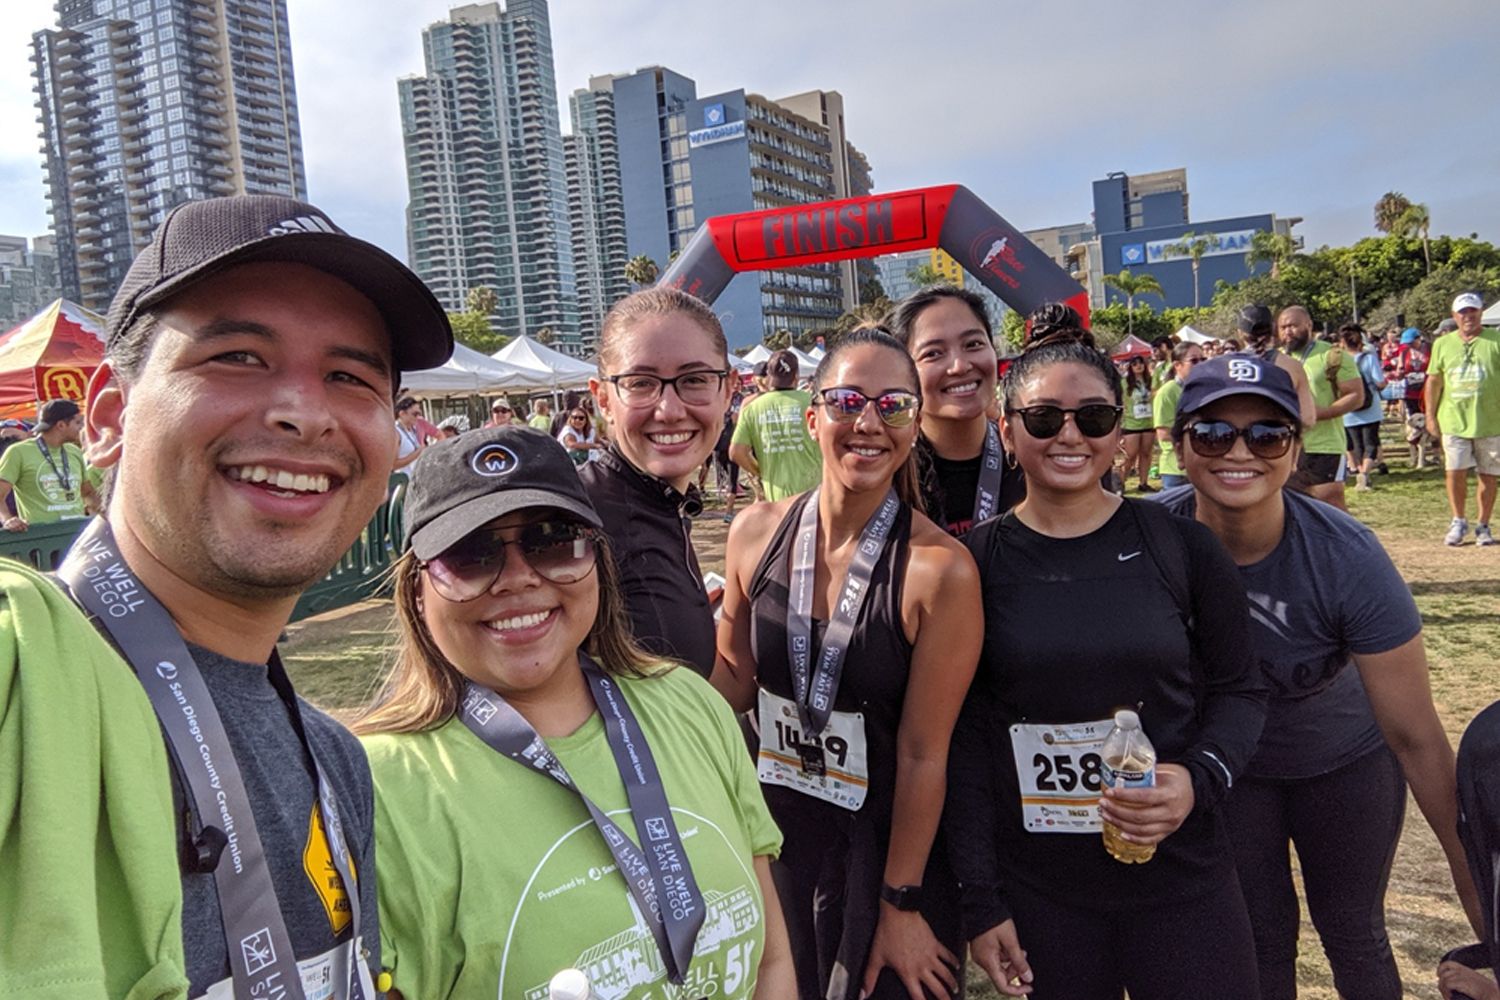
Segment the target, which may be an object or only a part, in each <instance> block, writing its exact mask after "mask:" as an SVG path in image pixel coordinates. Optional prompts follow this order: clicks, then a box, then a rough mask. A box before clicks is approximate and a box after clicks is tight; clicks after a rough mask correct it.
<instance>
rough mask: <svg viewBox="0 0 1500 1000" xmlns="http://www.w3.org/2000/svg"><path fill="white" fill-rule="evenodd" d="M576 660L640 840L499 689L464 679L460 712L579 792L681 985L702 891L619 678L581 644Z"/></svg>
mask: <svg viewBox="0 0 1500 1000" xmlns="http://www.w3.org/2000/svg"><path fill="white" fill-rule="evenodd" d="M578 665H579V667H580V668H581V669H582V670H583V675H584V677H585V678H587V679H588V682H589V691H590V693H592V694H593V696H594V705H595V706H596V707H597V708H598V709H599V714H600V715H602V716H604V734H605V737H606V738H607V740H608V742H609V749H610V752H611V753H612V754H614V758H615V768H616V769H617V770H618V771H619V772H620V780H621V781H622V782H624V784H625V795H626V798H627V799H628V800H629V802H630V811H631V813H632V815H634V816H635V830H636V835H637V836H638V837H639V838H640V842H641V845H642V846H641V847H637V846H636V845H635V844H634V843H632V842H631V840H630V838H629V837H628V836H626V834H625V832H624V831H623V830H621V829H620V828H619V826H617V825H616V824H615V821H614V820H612V819H610V818H609V817H608V816H606V815H605V814H604V812H603V811H602V810H601V809H600V808H599V807H598V806H596V805H594V803H593V800H592V799H590V798H589V797H588V796H587V795H585V794H584V793H583V790H582V789H581V788H579V787H578V786H577V785H576V784H574V783H573V779H572V778H571V777H570V776H569V775H568V772H567V770H566V769H565V768H564V767H563V766H562V762H561V761H559V760H558V759H557V757H556V755H554V754H553V753H552V750H551V748H549V747H548V746H547V744H546V742H545V741H543V739H542V738H541V737H540V736H539V735H537V731H536V730H535V729H533V728H532V726H531V723H529V722H527V721H526V719H525V718H523V717H522V715H521V713H520V712H518V711H516V710H515V708H514V707H512V706H511V704H510V703H509V702H507V701H506V700H505V699H504V698H502V697H501V696H500V695H498V694H496V693H495V692H493V691H491V690H490V689H489V688H487V687H484V686H482V685H480V684H476V683H474V682H473V681H469V682H468V683H467V684H466V685H465V687H464V703H463V707H462V708H461V709H460V710H459V717H460V718H461V719H462V720H463V723H464V725H466V726H468V727H469V729H470V730H471V731H472V732H473V733H474V735H475V736H478V737H479V738H480V739H481V740H483V741H484V743H485V744H486V745H487V746H488V747H489V748H490V749H491V750H494V751H495V752H496V753H498V754H501V755H502V756H505V757H509V758H510V759H511V760H513V761H515V762H516V763H518V764H524V765H526V766H527V767H529V768H532V769H533V770H536V771H540V772H541V773H542V774H544V775H546V776H547V777H549V778H551V779H552V780H553V781H555V782H557V783H558V784H559V785H562V786H563V787H564V788H567V789H570V790H571V791H573V792H574V793H576V794H577V795H578V797H579V798H580V799H582V800H583V804H584V805H585V806H587V807H588V810H589V815H590V816H592V817H593V819H594V825H595V826H596V827H598V828H599V832H600V833H601V834H602V835H603V836H604V843H605V844H606V845H607V846H608V847H609V853H610V854H612V855H614V859H615V864H616V865H617V866H618V867H619V869H620V874H621V875H623V876H624V877H625V883H626V885H627V886H629V888H630V894H631V895H632V896H634V897H635V901H636V903H637V904H638V906H639V907H640V910H641V916H642V917H643V918H644V919H645V920H646V922H647V924H648V925H649V926H650V928H651V935H652V937H654V938H655V939H656V946H657V948H658V949H659V950H660V951H661V956H662V959H663V960H664V963H665V965H666V967H667V978H668V979H670V980H671V981H672V983H673V984H674V985H677V986H681V985H682V983H683V981H684V979H685V977H686V976H687V970H688V965H689V964H690V963H691V962H692V960H693V944H694V942H695V941H696V940H697V938H698V930H699V929H700V928H701V927H702V926H703V917H704V902H703V894H702V893H701V892H699V890H698V882H697V880H696V879H695V878H694V877H693V868H692V865H691V864H690V863H689V862H688V856H687V852H686V851H684V850H683V849H682V839H681V838H680V837H679V836H678V834H677V823H676V821H675V820H673V819H672V808H671V806H670V804H668V802H667V793H666V790H665V789H664V788H663V787H662V783H661V773H660V772H659V771H658V770H657V769H656V759H655V758H654V757H652V755H651V747H650V746H648V745H647V743H646V737H645V734H644V733H642V732H641V727H640V724H639V723H638V722H636V718H635V712H634V711H632V709H631V707H630V703H629V702H627V701H626V700H625V696H624V695H623V694H622V693H621V692H620V689H619V686H618V685H617V684H616V683H615V682H614V681H612V680H610V679H609V678H608V677H607V676H605V674H604V671H603V670H601V669H599V666H598V665H597V664H596V663H594V661H593V660H592V659H591V658H590V657H589V656H588V654H587V653H584V652H583V651H582V650H579V652H578Z"/></svg>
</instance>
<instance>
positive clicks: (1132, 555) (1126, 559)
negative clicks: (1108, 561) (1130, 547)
mask: <svg viewBox="0 0 1500 1000" xmlns="http://www.w3.org/2000/svg"><path fill="white" fill-rule="evenodd" d="M1140 554H1141V553H1140V551H1139V550H1137V551H1135V552H1132V553H1130V554H1129V555H1126V554H1125V553H1123V552H1121V553H1120V557H1119V558H1120V562H1130V560H1132V559H1134V558H1135V557H1136V556H1138V555H1140Z"/></svg>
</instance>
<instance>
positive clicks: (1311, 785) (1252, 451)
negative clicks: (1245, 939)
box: [1162, 354, 1483, 1000]
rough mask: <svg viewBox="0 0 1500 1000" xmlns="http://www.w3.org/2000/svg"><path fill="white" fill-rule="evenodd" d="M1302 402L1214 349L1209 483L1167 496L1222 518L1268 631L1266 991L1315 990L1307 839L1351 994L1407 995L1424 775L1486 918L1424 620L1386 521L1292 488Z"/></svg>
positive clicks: (1325, 926)
mask: <svg viewBox="0 0 1500 1000" xmlns="http://www.w3.org/2000/svg"><path fill="white" fill-rule="evenodd" d="M1299 411H1300V402H1299V398H1298V393H1297V389H1296V388H1295V386H1294V385H1293V382H1292V380H1291V378H1290V377H1289V376H1288V375H1287V373H1286V372H1285V371H1284V370H1282V369H1281V368H1279V367H1277V366H1276V365H1275V364H1274V363H1273V362H1272V361H1270V360H1265V359H1262V358H1259V357H1254V356H1250V355H1243V354H1241V355H1232V356H1230V357H1225V358H1216V359H1214V360H1213V361H1209V362H1206V363H1204V364H1202V365H1199V366H1198V367H1197V369H1196V370H1195V371H1194V372H1193V373H1192V375H1190V376H1189V377H1188V379H1187V381H1186V383H1185V385H1184V388H1183V391H1182V399H1181V403H1180V406H1179V415H1178V417H1177V420H1176V423H1175V424H1174V426H1173V436H1174V438H1175V439H1177V440H1178V441H1179V442H1180V450H1181V453H1182V461H1183V467H1184V470H1185V472H1186V474H1187V478H1188V480H1189V481H1190V482H1191V484H1192V485H1191V488H1188V489H1182V490H1176V491H1173V492H1171V493H1167V494H1163V495H1162V501H1163V503H1165V504H1166V505H1167V506H1168V507H1169V508H1170V509H1172V510H1174V511H1176V512H1177V513H1179V514H1182V515H1183V516H1186V517H1196V519H1197V520H1198V521H1199V523H1201V524H1204V525H1206V526H1207V527H1209V528H1210V529H1212V530H1213V532H1214V534H1216V535H1217V536H1218V537H1219V540H1220V541H1221V542H1222V543H1223V544H1224V547H1225V548H1226V549H1228V551H1229V555H1230V556H1231V558H1232V559H1233V560H1234V563H1235V564H1236V565H1237V566H1238V567H1239V572H1240V576H1241V578H1242V579H1243V580H1244V584H1245V587H1246V589H1247V590H1248V591H1249V594H1250V600H1251V606H1252V610H1251V617H1252V618H1253V619H1254V625H1253V626H1252V628H1251V636H1250V642H1251V646H1252V647H1253V649H1254V653H1255V658H1256V660H1257V661H1258V662H1259V663H1260V665H1261V669H1262V671H1263V672H1264V673H1265V675H1266V678H1267V680H1268V681H1269V683H1270V688H1271V693H1270V701H1269V704H1268V707H1267V712H1266V722H1265V729H1264V731H1263V733H1262V734H1261V739H1260V747H1259V749H1258V750H1257V751H1256V753H1255V756H1254V758H1253V759H1251V761H1250V763H1249V766H1248V767H1247V768H1246V769H1245V773H1244V775H1242V776H1241V778H1240V780H1239V781H1238V782H1236V783H1235V786H1234V790H1233V791H1232V792H1231V793H1230V794H1229V797H1228V799H1227V801H1226V803H1225V806H1224V816H1225V820H1226V822H1227V825H1228V828H1229V837H1230V841H1231V842H1232V843H1233V845H1234V850H1235V856H1236V859H1237V861H1238V866H1239V872H1240V881H1241V884H1242V885H1243V887H1244V891H1245V900H1246V903H1247V904H1248V905H1249V908H1250V917H1251V922H1252V923H1253V924H1254V926H1255V939H1256V950H1257V953H1258V956H1259V963H1260V995H1261V996H1262V997H1264V998H1267V1000H1271V998H1290V997H1295V996H1296V994H1297V978H1296V958H1297V938H1298V906H1297V894H1296V890H1295V888H1294V884H1293V881H1292V872H1291V864H1290V858H1289V854H1290V852H1289V845H1295V846H1296V848H1297V859H1298V862H1299V865H1300V868H1301V871H1302V881H1303V886H1304V888H1305V890H1306V894H1307V908H1308V912H1309V914H1310V915H1311V917H1312V921H1313V925H1314V926H1315V927H1316V928H1317V930H1318V934H1319V936H1320V937H1321V939H1322V943H1323V950H1324V952H1325V953H1326V954H1327V956H1328V961H1329V964H1330V965H1331V966H1332V969H1333V979H1334V985H1335V986H1336V987H1337V988H1338V992H1339V995H1340V996H1345V997H1361V998H1366V997H1367V998H1371V1000H1382V998H1390V1000H1394V998H1397V997H1400V996H1401V995H1402V991H1401V980H1400V977H1399V976H1398V975H1397V971H1396V963H1395V960H1394V958H1393V957H1392V955H1391V947H1390V941H1389V939H1388V938H1387V936H1386V933H1385V888H1386V883H1387V881H1388V880H1389V877H1390V872H1391V861H1392V859H1393V857H1394V855H1395V850H1396V842H1397V840H1398V839H1399V837H1400V835H1401V828H1402V821H1403V818H1404V813H1405V808H1406V790H1407V787H1408V786H1410V788H1411V791H1412V794H1413V795H1414V796H1415V797H1416V800H1417V805H1418V806H1419V807H1420V808H1421V810H1422V813H1423V815H1424V816H1425V817H1426V818H1427V821H1428V823H1429V824H1430V825H1431V826H1432V829H1433V832H1434V833H1435V834H1437V838H1438V840H1439V842H1440V843H1441V844H1442V845H1443V849H1444V851H1445V853H1446V854H1447V857H1448V865H1449V868H1450V869H1451V871H1452V874H1453V880H1454V884H1455V886H1457V888H1458V892H1459V896H1460V898H1461V899H1462V900H1463V903H1464V906H1465V908H1466V909H1467V911H1468V913H1469V915H1470V920H1471V921H1472V922H1473V923H1474V926H1475V928H1476V930H1479V929H1481V928H1482V926H1483V925H1482V923H1481V921H1480V919H1479V912H1480V911H1479V909H1478V905H1477V898H1476V896H1475V892H1474V888H1473V884H1472V882H1471V881H1470V878H1469V871H1468V866H1467V864H1466V862H1465V860H1464V854H1463V848H1462V846H1461V845H1460V842H1459V839H1458V833H1457V819H1458V813H1457V805H1456V798H1455V796H1456V792H1455V778H1454V760H1453V750H1452V748H1451V747H1450V745H1449V743H1448V738H1447V735H1446V734H1445V733H1444V731H1443V727H1442V724H1441V723H1440V722H1439V720H1438V716H1437V711H1436V710H1435V709H1434V707H1433V704H1432V693H1431V690H1430V688H1429V685H1428V677H1427V655H1426V652H1425V650H1424V648H1423V644H1422V620H1421V618H1420V617H1419V615H1418V613H1417V608H1416V604H1415V603H1414V602H1413V600H1412V596H1411V591H1410V589H1409V588H1408V587H1407V585H1406V583H1405V582H1404V581H1403V580H1402V579H1401V576H1400V574H1399V573H1398V572H1397V571H1396V568H1395V566H1393V565H1392V564H1391V561H1390V559H1389V557H1387V555H1386V553H1385V550H1384V549H1383V548H1381V545H1380V541H1379V540H1378V539H1377V538H1376V537H1375V534H1374V533H1373V532H1372V531H1370V529H1368V528H1366V527H1365V526H1364V525H1362V524H1360V523H1359V522H1358V521H1356V520H1355V519H1354V518H1352V517H1350V516H1349V515H1347V514H1345V513H1343V512H1342V511H1339V510H1337V509H1335V508H1333V507H1330V506H1328V505H1327V504H1323V503H1319V502H1317V501H1316V500H1313V499H1311V498H1309V497H1306V496H1304V495H1303V494H1301V493H1298V492H1296V491H1293V490H1288V489H1286V484H1287V480H1288V478H1289V477H1290V476H1291V474H1292V472H1293V470H1294V469H1295V468H1296V462H1297V450H1298V446H1299V441H1300V438H1301V430H1300V428H1299V426H1298V419H1297V416H1298V413H1299ZM1481 936H1482V935H1481Z"/></svg>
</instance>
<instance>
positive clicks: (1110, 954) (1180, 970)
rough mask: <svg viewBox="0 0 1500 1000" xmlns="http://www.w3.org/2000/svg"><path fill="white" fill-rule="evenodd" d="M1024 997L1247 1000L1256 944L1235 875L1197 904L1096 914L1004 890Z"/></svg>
mask: <svg viewBox="0 0 1500 1000" xmlns="http://www.w3.org/2000/svg"><path fill="white" fill-rule="evenodd" d="M1006 897H1007V900H1008V901H1009V902H1010V906H1011V912H1012V914H1013V916H1014V917H1015V921H1016V936H1017V938H1018V939H1019V940H1020V943H1021V947H1022V949H1024V950H1025V952H1026V961H1027V963H1028V964H1030V966H1031V973H1032V976H1033V982H1032V985H1033V986H1034V987H1035V992H1034V993H1032V994H1031V1000H1120V997H1121V995H1122V993H1123V991H1125V990H1129V991H1130V1000H1199V998H1202V997H1213V998H1214V1000H1255V997H1256V996H1257V994H1256V987H1255V944H1254V938H1253V936H1252V933H1251V930H1250V918H1249V916H1248V914H1246V912H1245V901H1244V897H1243V896H1242V895H1241V894H1240V886H1239V882H1238V881H1236V879H1235V877H1234V873H1233V872H1230V873H1228V874H1227V875H1226V876H1225V877H1224V879H1223V880H1222V881H1221V882H1220V883H1219V884H1218V886H1216V887H1214V888H1212V889H1210V890H1209V891H1208V892H1206V893H1205V894H1204V895H1202V896H1199V897H1198V898H1196V899H1191V900H1187V901H1185V902H1181V903H1170V904H1166V905H1162V906H1152V907H1133V908H1128V909H1124V910H1120V911H1117V912H1108V913H1100V912H1097V911H1092V910H1082V909H1078V908H1075V907H1071V906H1064V905H1063V904H1061V903H1056V902H1054V901H1052V900H1050V899H1048V898H1047V897H1045V896H1043V895H1041V894H1040V893H1037V892H1035V891H1033V890H1032V889H1029V888H1027V887H1025V886H1023V885H1020V884H1019V883H1014V882H1013V883H1011V884H1010V885H1008V886H1007V887H1006Z"/></svg>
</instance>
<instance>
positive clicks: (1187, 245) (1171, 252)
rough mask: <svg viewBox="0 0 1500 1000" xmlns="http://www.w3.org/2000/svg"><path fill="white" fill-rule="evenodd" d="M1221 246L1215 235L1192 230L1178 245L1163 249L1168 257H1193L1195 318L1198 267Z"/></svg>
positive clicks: (1195, 313) (1195, 311)
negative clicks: (1208, 254)
mask: <svg viewBox="0 0 1500 1000" xmlns="http://www.w3.org/2000/svg"><path fill="white" fill-rule="evenodd" d="M1218 245H1219V238H1218V237H1217V236H1215V235H1214V234H1213V233H1195V232H1193V231H1192V230H1191V229H1189V230H1188V231H1187V232H1185V233H1183V234H1182V238H1181V239H1179V240H1178V241H1177V242H1176V243H1172V244H1169V245H1168V246H1165V247H1163V248H1162V253H1164V254H1166V256H1168V257H1191V258H1192V260H1193V316H1194V317H1195V318H1196V317H1197V315H1198V265H1199V264H1200V263H1202V261H1203V255H1204V254H1206V253H1208V251H1210V250H1212V249H1213V248H1214V247H1216V246H1218Z"/></svg>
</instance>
